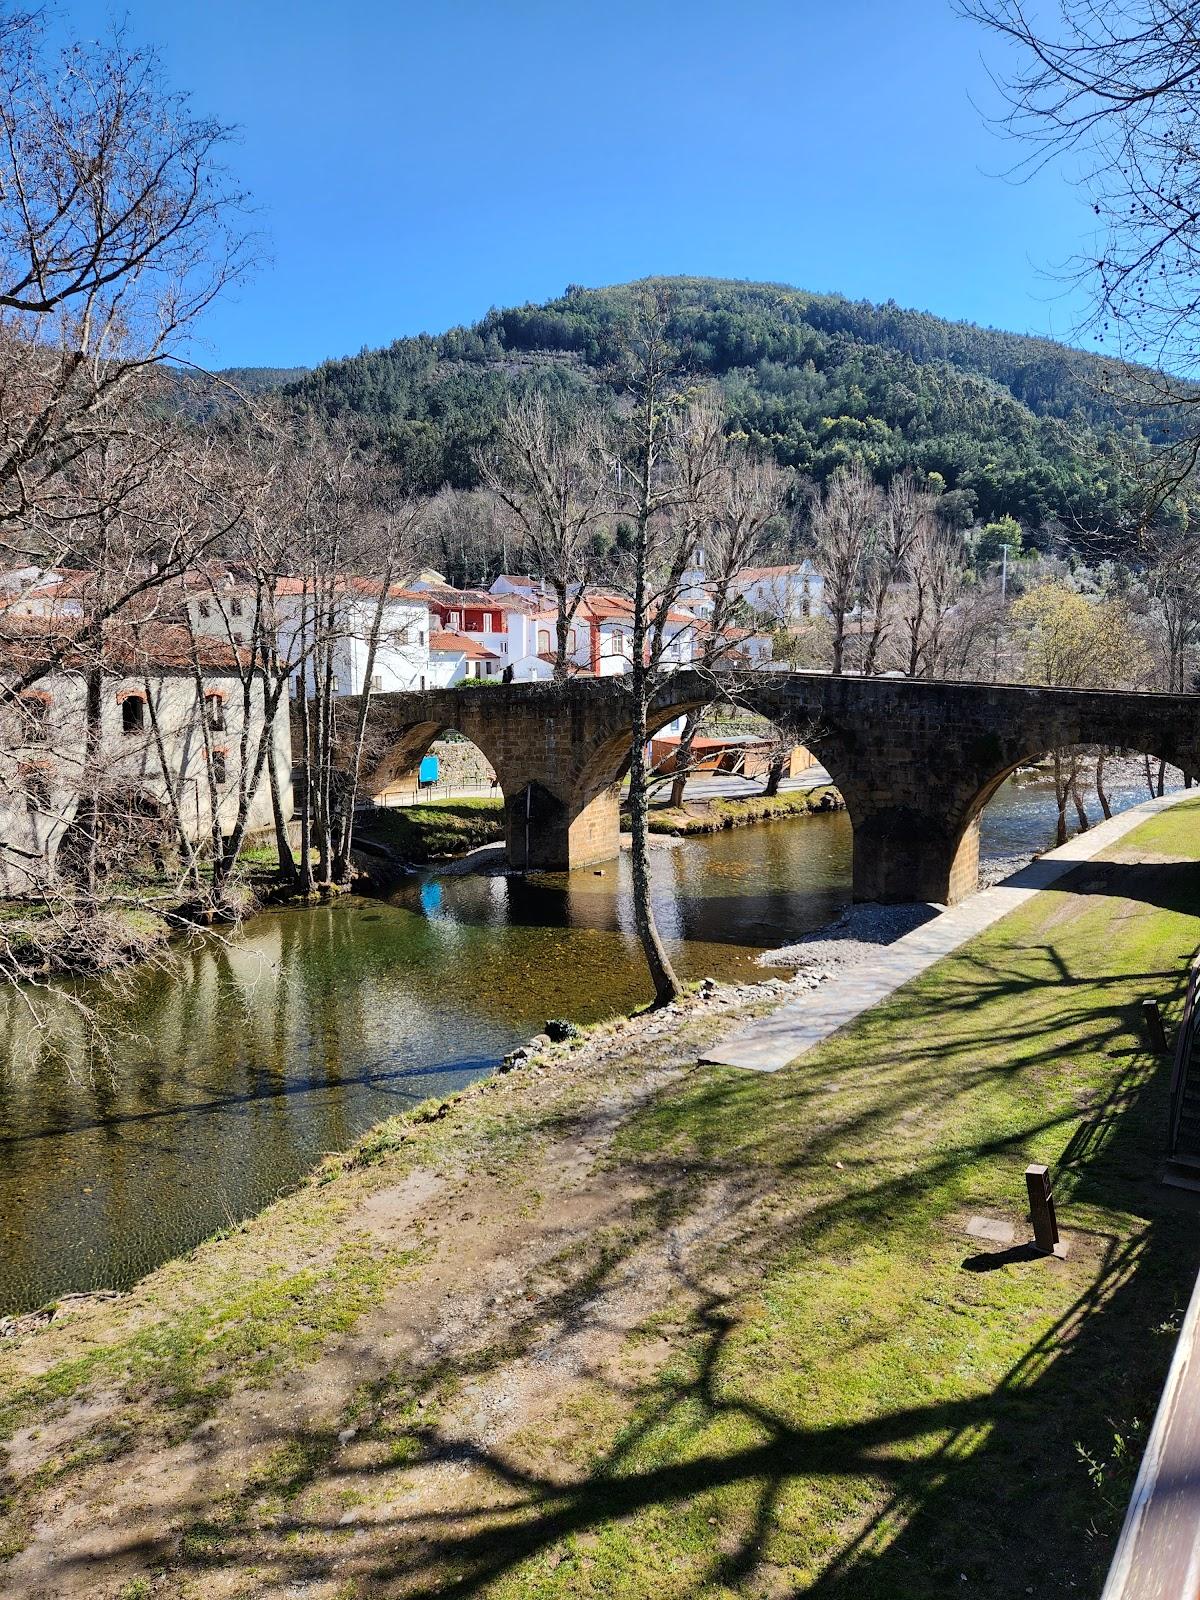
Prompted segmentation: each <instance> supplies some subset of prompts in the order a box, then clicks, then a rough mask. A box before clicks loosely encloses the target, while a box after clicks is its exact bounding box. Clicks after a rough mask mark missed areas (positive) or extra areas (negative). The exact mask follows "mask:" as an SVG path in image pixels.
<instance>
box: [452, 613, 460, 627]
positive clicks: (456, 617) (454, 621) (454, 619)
mask: <svg viewBox="0 0 1200 1600" xmlns="http://www.w3.org/2000/svg"><path fill="white" fill-rule="evenodd" d="M461 620H462V619H461V618H460V616H459V614H458V612H457V611H452V612H451V613H450V626H451V627H452V628H457V627H458V625H459V623H460V621H461Z"/></svg>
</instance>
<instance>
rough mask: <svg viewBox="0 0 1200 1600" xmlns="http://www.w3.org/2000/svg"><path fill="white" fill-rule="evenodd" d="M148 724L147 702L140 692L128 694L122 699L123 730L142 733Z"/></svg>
mask: <svg viewBox="0 0 1200 1600" xmlns="http://www.w3.org/2000/svg"><path fill="white" fill-rule="evenodd" d="M145 726H146V702H145V701H144V700H143V699H142V697H141V695H140V694H127V695H126V696H125V698H124V700H122V701H121V732H122V733H141V732H142V730H143V729H144V728H145Z"/></svg>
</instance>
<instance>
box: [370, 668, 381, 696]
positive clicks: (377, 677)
mask: <svg viewBox="0 0 1200 1600" xmlns="http://www.w3.org/2000/svg"><path fill="white" fill-rule="evenodd" d="M371 688H372V689H373V690H374V691H375V692H376V693H377V694H378V693H379V691H380V690H381V689H382V688H383V673H382V672H373V673H372V674H371Z"/></svg>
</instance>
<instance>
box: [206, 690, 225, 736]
mask: <svg viewBox="0 0 1200 1600" xmlns="http://www.w3.org/2000/svg"><path fill="white" fill-rule="evenodd" d="M204 709H205V711H206V712H207V713H208V725H209V727H210V728H211V729H212V730H213V731H214V733H219V732H220V731H221V729H222V728H223V727H224V726H225V701H224V699H223V698H222V696H221V695H219V694H209V695H205V697H204Z"/></svg>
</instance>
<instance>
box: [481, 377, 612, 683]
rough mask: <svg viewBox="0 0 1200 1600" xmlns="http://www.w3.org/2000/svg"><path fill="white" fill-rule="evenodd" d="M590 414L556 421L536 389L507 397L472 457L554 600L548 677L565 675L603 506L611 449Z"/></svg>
mask: <svg viewBox="0 0 1200 1600" xmlns="http://www.w3.org/2000/svg"><path fill="white" fill-rule="evenodd" d="M605 431H606V430H605V427H604V424H603V422H602V420H601V418H600V417H599V416H598V415H596V414H585V415H584V416H583V417H581V418H580V419H578V420H577V421H576V422H574V423H572V424H569V425H568V424H564V423H562V422H559V421H558V420H556V419H555V418H554V417H553V416H551V414H550V410H549V408H548V407H547V405H546V401H545V397H544V396H543V395H540V394H538V395H533V396H532V397H530V398H529V399H527V400H522V401H517V402H512V401H510V402H509V404H508V406H507V408H506V410H505V412H504V416H503V417H502V418H501V422H500V429H499V434H498V437H497V441H496V448H495V450H494V451H493V452H491V453H485V454H481V455H480V456H479V457H478V458H477V463H478V467H479V471H480V476H481V477H482V479H483V482H484V483H485V484H486V486H487V487H488V488H489V489H490V490H491V492H492V493H493V494H494V495H495V496H496V498H497V500H498V501H499V502H500V504H501V505H503V506H504V507H505V508H506V510H507V511H508V513H509V515H510V517H511V518H512V520H513V523H514V525H515V527H516V529H517V530H518V532H519V534H520V538H521V543H522V546H523V549H524V552H525V558H526V561H527V563H528V564H529V565H530V566H531V567H532V568H533V570H534V574H535V576H537V577H540V578H541V579H542V580H543V582H545V583H547V584H549V586H550V588H551V589H552V590H553V592H554V600H555V627H556V638H555V651H554V677H555V680H556V681H561V680H562V679H563V678H565V677H566V676H567V671H568V663H569V650H568V636H569V633H570V628H571V623H572V622H573V621H574V618H575V613H576V611H577V610H578V609H579V603H580V601H581V600H582V598H583V592H584V585H585V584H586V583H587V582H588V580H589V578H590V577H591V576H592V569H593V566H594V562H593V559H592V538H591V535H592V530H593V528H594V526H595V524H596V522H597V521H598V519H599V517H600V515H601V512H602V510H603V505H604V494H605V490H606V488H607V483H608V462H609V460H610V459H611V449H610V447H609V445H608V441H607V439H606V437H605Z"/></svg>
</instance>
